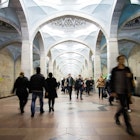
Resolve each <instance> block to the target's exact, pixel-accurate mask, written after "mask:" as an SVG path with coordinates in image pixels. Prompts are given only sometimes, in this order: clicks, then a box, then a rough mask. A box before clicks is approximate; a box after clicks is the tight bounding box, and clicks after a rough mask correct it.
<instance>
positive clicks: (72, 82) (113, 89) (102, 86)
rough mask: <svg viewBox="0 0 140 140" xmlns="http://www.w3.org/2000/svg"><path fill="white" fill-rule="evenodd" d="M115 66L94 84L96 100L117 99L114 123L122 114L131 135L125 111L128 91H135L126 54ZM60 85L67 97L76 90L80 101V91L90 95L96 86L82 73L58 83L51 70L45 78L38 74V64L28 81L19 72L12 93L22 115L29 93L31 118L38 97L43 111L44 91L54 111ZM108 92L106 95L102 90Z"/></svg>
mask: <svg viewBox="0 0 140 140" xmlns="http://www.w3.org/2000/svg"><path fill="white" fill-rule="evenodd" d="M117 62H118V64H117V66H116V67H114V68H113V69H112V71H111V73H110V75H109V76H108V77H107V78H105V77H103V75H101V76H100V77H99V78H98V79H97V81H96V83H97V88H98V95H99V99H100V98H101V99H103V98H104V97H107V96H108V97H109V98H108V100H109V103H110V105H113V103H112V102H113V101H114V98H116V100H118V101H119V102H120V107H119V108H118V110H117V112H116V114H115V116H114V118H115V122H116V124H117V125H120V124H121V122H120V120H119V117H120V115H121V114H122V115H123V117H124V121H125V124H126V131H127V132H128V133H129V134H130V135H134V131H133V129H132V126H131V123H130V117H129V114H128V111H130V108H129V104H130V102H131V93H133V92H134V83H133V82H132V81H133V74H132V72H131V70H130V68H129V67H127V66H125V65H124V62H125V56H124V55H120V56H118V57H117ZM59 87H61V91H62V92H63V93H64V94H65V93H68V95H69V100H70V101H71V100H72V91H73V89H74V90H75V93H76V96H77V99H80V100H83V92H86V94H87V95H90V92H91V91H92V90H93V87H95V83H94V80H93V78H92V77H91V78H86V79H83V78H82V76H81V75H79V76H78V78H76V79H74V78H73V77H72V76H71V74H69V75H68V77H67V78H63V79H62V81H61V82H57V80H56V78H55V77H53V74H52V73H51V72H50V73H49V74H48V77H47V78H46V79H45V77H44V76H43V75H42V74H41V69H40V67H37V68H36V74H34V75H32V76H31V77H30V79H29V80H28V78H27V77H25V76H24V73H23V72H21V73H20V75H19V77H18V78H17V79H16V81H15V83H14V86H13V90H12V93H14V92H15V91H16V95H17V96H18V98H19V106H20V111H21V114H23V113H24V108H25V105H26V103H27V101H28V95H29V93H32V101H31V117H32V118H33V117H34V115H35V111H36V110H35V104H36V99H37V97H38V98H39V101H40V114H43V113H44V108H43V106H44V102H43V98H44V91H45V93H46V94H45V95H46V96H45V97H46V98H48V106H49V112H51V111H52V112H53V111H54V104H55V98H57V97H58V95H57V89H58V88H59ZM106 92H107V93H108V95H105V93H106Z"/></svg>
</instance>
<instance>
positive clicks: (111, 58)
mask: <svg viewBox="0 0 140 140" xmlns="http://www.w3.org/2000/svg"><path fill="white" fill-rule="evenodd" d="M118 55H119V49H118V40H117V38H110V39H107V72H108V74H109V73H110V71H111V69H112V68H113V67H115V66H116V65H117V61H116V58H117V56H118Z"/></svg>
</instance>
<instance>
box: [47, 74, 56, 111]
mask: <svg viewBox="0 0 140 140" xmlns="http://www.w3.org/2000/svg"><path fill="white" fill-rule="evenodd" d="M56 88H57V81H56V79H55V78H54V77H53V75H52V73H51V72H50V73H49V75H48V78H47V79H46V80H45V89H46V92H47V93H48V105H49V112H51V111H54V104H55V98H57V97H58V96H57V92H56Z"/></svg>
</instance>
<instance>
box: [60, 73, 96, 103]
mask: <svg viewBox="0 0 140 140" xmlns="http://www.w3.org/2000/svg"><path fill="white" fill-rule="evenodd" d="M93 85H94V81H93V79H92V78H91V79H88V78H86V79H85V80H83V78H82V76H81V75H78V78H77V79H74V78H72V77H71V74H69V75H68V77H67V78H63V80H62V81H61V87H62V89H61V91H62V92H63V93H65V92H68V93H69V97H70V100H71V99H72V98H71V97H72V90H73V89H74V90H75V92H76V94H77V99H79V97H80V99H81V100H83V98H82V94H83V91H85V92H86V93H87V94H88V95H89V93H90V91H91V89H93Z"/></svg>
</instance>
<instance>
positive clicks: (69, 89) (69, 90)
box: [68, 86, 72, 100]
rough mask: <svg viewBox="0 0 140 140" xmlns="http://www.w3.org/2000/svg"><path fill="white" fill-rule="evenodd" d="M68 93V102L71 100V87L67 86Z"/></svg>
mask: <svg viewBox="0 0 140 140" xmlns="http://www.w3.org/2000/svg"><path fill="white" fill-rule="evenodd" d="M68 92H69V98H70V100H71V95H72V86H68Z"/></svg>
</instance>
